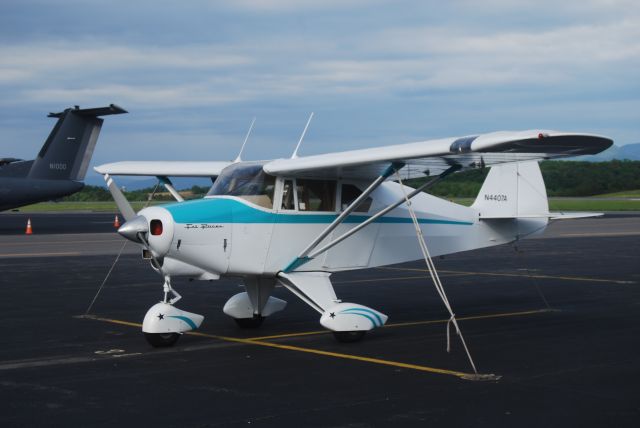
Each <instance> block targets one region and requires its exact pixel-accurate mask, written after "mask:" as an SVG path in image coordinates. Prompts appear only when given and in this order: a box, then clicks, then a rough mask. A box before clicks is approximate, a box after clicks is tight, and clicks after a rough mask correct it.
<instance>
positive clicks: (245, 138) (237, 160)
mask: <svg viewBox="0 0 640 428" xmlns="http://www.w3.org/2000/svg"><path fill="white" fill-rule="evenodd" d="M254 123H256V118H255V117H254V118H253V120H252V121H251V125H249V131H247V135H246V136H245V137H244V142H243V143H242V147H240V153H238V157H237V158H236V160H234V161H233V163H237V162H241V161H242V151H243V150H244V146H245V144H247V140H248V139H249V135H251V131H252V130H253V124H254Z"/></svg>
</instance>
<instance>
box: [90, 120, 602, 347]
mask: <svg viewBox="0 0 640 428" xmlns="http://www.w3.org/2000/svg"><path fill="white" fill-rule="evenodd" d="M305 129H306V128H305ZM303 136H304V133H303ZM301 140H302V138H301ZM245 142H246V140H245ZM299 144H300V143H298V147H299ZM612 144H613V141H612V140H611V139H609V138H607V137H603V136H598V135H590V134H584V133H566V132H557V131H539V130H527V131H516V132H514V131H500V132H492V133H486V134H480V135H472V136H463V137H454V138H442V139H437V140H427V141H420V142H414V143H408V144H399V145H389V146H384V147H375V148H369V149H361V150H351V151H344V152H336V153H328V154H320V155H313V156H303V157H298V156H297V150H298V148H297V147H296V150H295V152H294V155H293V156H292V157H291V158H283V159H275V160H267V161H251V162H248V161H242V160H241V159H240V156H238V159H236V160H235V161H234V162H213V161H212V162H206V161H198V162H188V161H187V162H182V161H159V162H156V161H124V162H116V163H111V164H105V165H101V166H98V167H96V168H95V170H96V171H97V172H98V173H100V174H102V175H103V176H104V179H105V180H106V182H107V185H108V187H109V190H110V192H111V194H112V196H113V198H114V200H115V202H116V204H117V206H118V208H119V210H120V211H121V212H122V214H123V216H124V218H125V220H126V222H125V223H124V224H123V225H122V226H121V227H120V229H119V230H118V232H119V233H120V234H121V235H122V236H124V237H125V238H127V239H129V240H131V241H133V242H135V243H137V244H138V245H139V246H140V247H141V250H142V257H143V258H145V259H148V260H149V261H150V264H151V266H152V268H153V269H154V270H156V271H157V272H158V273H160V275H161V276H162V277H163V279H164V281H163V292H164V297H163V299H162V301H161V302H160V303H157V304H155V305H154V306H152V307H151V308H150V309H149V310H148V312H147V313H146V315H145V317H144V321H143V325H142V331H143V333H144V335H145V337H146V339H147V341H148V342H149V343H150V344H151V345H152V346H154V347H164V346H172V345H174V344H175V343H176V341H177V340H178V338H179V337H180V335H181V334H183V333H185V332H188V331H190V330H193V329H196V328H198V327H199V326H200V325H201V323H202V321H203V319H204V317H203V316H202V315H199V314H194V313H190V312H187V311H184V310H181V309H178V308H177V307H176V306H175V303H176V302H177V301H178V300H180V298H181V296H180V294H179V293H178V292H177V291H176V290H174V289H173V288H172V286H171V279H172V278H175V277H187V278H191V279H197V280H217V279H219V278H222V277H234V278H240V279H241V280H242V282H243V284H244V288H245V291H244V292H241V293H238V294H235V295H234V296H231V297H230V298H229V300H228V301H227V302H226V304H225V305H224V308H223V311H224V313H225V314H227V315H228V316H230V317H232V318H233V319H234V320H235V321H236V323H237V324H238V325H239V326H240V327H243V328H257V327H259V326H260V325H261V324H262V322H263V321H264V319H265V318H267V317H269V316H271V315H272V314H274V313H276V312H278V311H282V310H283V309H284V308H285V307H286V304H287V303H286V301H284V300H281V299H278V298H276V297H273V296H271V293H272V291H273V289H274V287H275V286H276V285H281V286H283V287H285V288H286V289H288V290H289V291H291V293H292V294H293V295H295V296H296V297H298V298H300V299H301V300H302V301H303V302H305V303H306V304H308V305H309V306H310V307H311V308H312V309H314V310H315V311H317V312H318V313H319V315H320V324H321V325H322V326H323V327H324V328H326V329H328V330H330V331H332V332H333V334H334V336H335V338H336V339H337V340H338V341H341V342H356V341H359V340H361V339H362V338H363V336H364V335H365V333H366V332H367V331H369V330H372V329H374V328H379V327H382V326H383V325H384V324H385V323H386V322H387V319H388V317H387V315H385V314H384V313H382V312H380V311H378V310H376V309H373V308H369V307H367V306H364V305H361V304H356V303H352V302H343V301H342V300H340V299H339V298H338V296H337V295H336V292H335V290H334V288H333V286H332V284H331V274H333V273H334V272H339V271H347V270H356V269H368V268H373V267H378V266H385V265H391V264H396V263H403V262H409V261H414V260H419V259H421V258H424V259H425V261H426V262H427V266H429V267H430V271H431V272H432V275H433V274H434V272H433V270H435V267H434V266H433V264H432V263H431V264H430V263H429V261H430V258H431V257H435V256H440V255H445V254H452V253H456V252H461V251H468V250H473V249H478V248H484V247H491V246H495V245H501V244H506V243H510V242H514V241H517V240H520V239H523V238H526V237H530V236H533V235H536V234H539V233H542V231H544V229H545V227H546V226H547V224H548V222H549V220H553V219H562V218H579V217H587V216H592V215H593V214H591V213H551V212H549V206H548V202H547V193H546V189H545V184H544V180H543V177H542V174H541V172H540V167H539V165H538V161H539V160H544V159H555V158H562V157H568V156H578V155H590V154H596V153H599V152H601V151H603V150H605V149H607V148H608V147H610V146H611V145H612ZM243 146H244V145H243ZM474 168H490V170H489V172H488V175H487V177H486V179H485V180H484V183H483V184H482V187H481V190H480V192H479V194H478V196H477V198H476V199H475V202H474V203H473V204H472V205H471V206H469V207H467V206H463V205H459V204H456V203H454V202H451V201H448V200H445V199H441V198H438V197H435V196H433V195H430V194H428V193H426V192H424V190H427V189H428V188H429V187H431V186H433V184H435V183H436V182H438V181H440V180H443V179H446V177H447V176H449V175H450V174H452V173H455V172H458V171H463V170H469V169H474ZM118 175H146V176H156V177H158V179H159V180H160V182H162V183H163V184H164V185H165V186H166V187H167V189H168V190H169V191H170V192H171V193H172V194H174V196H175V197H176V199H177V201H176V202H175V203H169V204H165V205H161V206H151V207H147V208H144V209H142V210H141V211H139V212H138V213H136V212H135V211H134V210H133V209H132V207H131V205H130V204H129V203H128V201H127V200H126V198H125V197H124V195H123V194H122V192H120V190H119V189H118V186H117V185H116V184H115V182H114V178H113V177H114V176H118ZM169 176H195V177H213V178H215V181H214V184H213V186H212V187H211V189H210V191H209V192H208V194H207V195H206V196H205V197H204V198H202V199H198V200H190V201H183V200H182V198H181V197H180V195H179V194H178V192H176V191H175V189H174V188H173V185H172V183H171V181H170V180H169V178H168V177H169ZM416 177H427V178H426V180H427V181H426V182H425V183H424V184H422V185H420V186H418V187H416V188H415V189H414V188H411V187H408V186H405V185H404V184H403V180H406V179H409V178H416ZM435 273H436V276H435V277H434V276H432V278H434V282H436V279H437V272H435ZM437 281H439V279H437ZM436 287H437V285H436ZM437 288H438V287H437ZM438 290H439V293H440V292H441V293H442V294H441V297H442V299H443V301H444V302H445V305H446V306H447V308H449V310H450V313H451V316H452V319H453V320H454V322H455V318H454V315H453V312H451V309H450V306H449V303H448V300H447V299H446V295H444V289H442V288H438ZM456 328H457V324H456ZM465 347H466V345H465Z"/></svg>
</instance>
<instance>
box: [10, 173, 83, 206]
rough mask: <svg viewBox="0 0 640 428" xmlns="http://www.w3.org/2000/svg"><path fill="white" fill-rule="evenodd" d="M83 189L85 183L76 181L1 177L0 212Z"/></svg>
mask: <svg viewBox="0 0 640 428" xmlns="http://www.w3.org/2000/svg"><path fill="white" fill-rule="evenodd" d="M83 187H84V183H82V182H79V181H74V180H46V179H36V178H28V177H21V178H13V177H0V211H3V210H8V209H12V208H17V207H21V206H24V205H29V204H35V203H37V202H42V201H49V200H51V199H57V198H62V197H64V196H67V195H71V194H73V193H76V192H78V191H80V190H82V188H83Z"/></svg>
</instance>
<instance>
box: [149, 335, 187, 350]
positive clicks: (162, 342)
mask: <svg viewBox="0 0 640 428" xmlns="http://www.w3.org/2000/svg"><path fill="white" fill-rule="evenodd" d="M144 338H145V339H147V342H149V344H150V345H151V346H153V347H154V348H167V347H169V346H173V345H175V343H176V342H177V341H178V339H180V334H179V333H145V334H144Z"/></svg>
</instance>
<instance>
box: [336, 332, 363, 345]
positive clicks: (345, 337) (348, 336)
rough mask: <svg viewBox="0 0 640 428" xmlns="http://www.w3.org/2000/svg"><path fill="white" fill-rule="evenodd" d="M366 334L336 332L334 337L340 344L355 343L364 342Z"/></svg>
mask: <svg viewBox="0 0 640 428" xmlns="http://www.w3.org/2000/svg"><path fill="white" fill-rule="evenodd" d="M365 333H366V331H334V332H333V336H334V337H335V338H336V340H337V341H338V342H341V343H353V342H359V341H360V340H362V338H363V337H364V335H365Z"/></svg>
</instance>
